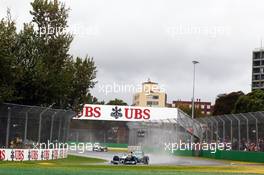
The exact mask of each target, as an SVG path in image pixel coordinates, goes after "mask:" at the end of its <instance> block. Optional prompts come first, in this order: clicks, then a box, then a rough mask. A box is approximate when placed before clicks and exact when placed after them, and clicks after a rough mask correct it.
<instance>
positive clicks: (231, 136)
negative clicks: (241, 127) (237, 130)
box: [224, 115, 233, 144]
mask: <svg viewBox="0 0 264 175" xmlns="http://www.w3.org/2000/svg"><path fill="white" fill-rule="evenodd" d="M224 116H225V117H226V118H227V119H228V120H229V121H230V126H231V127H230V141H231V143H232V144H233V120H232V119H230V118H229V116H227V115H224Z"/></svg>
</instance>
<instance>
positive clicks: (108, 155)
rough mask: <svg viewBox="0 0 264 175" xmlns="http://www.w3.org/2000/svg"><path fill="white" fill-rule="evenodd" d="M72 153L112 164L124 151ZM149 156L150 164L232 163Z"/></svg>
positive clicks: (204, 164) (214, 164)
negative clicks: (115, 157) (113, 159)
mask: <svg viewBox="0 0 264 175" xmlns="http://www.w3.org/2000/svg"><path fill="white" fill-rule="evenodd" d="M70 154H72V155H78V156H85V157H93V158H100V159H105V160H107V161H108V162H107V163H106V164H110V161H111V160H112V158H113V156H114V155H120V154H122V153H117V152H92V151H86V152H84V153H78V152H70ZM146 155H148V156H149V159H150V165H188V166H224V165H230V163H228V162H224V161H218V160H213V159H203V158H196V157H177V156H171V155H165V154H146Z"/></svg>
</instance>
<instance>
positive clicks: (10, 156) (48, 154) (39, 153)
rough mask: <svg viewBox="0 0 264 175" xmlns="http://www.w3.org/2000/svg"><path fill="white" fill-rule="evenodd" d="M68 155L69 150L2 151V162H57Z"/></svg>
mask: <svg viewBox="0 0 264 175" xmlns="http://www.w3.org/2000/svg"><path fill="white" fill-rule="evenodd" d="M67 155H68V150H67V149H0V161H31V160H32V161H33V160H56V159H62V158H67Z"/></svg>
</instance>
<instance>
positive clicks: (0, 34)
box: [0, 10, 20, 102]
mask: <svg viewBox="0 0 264 175" xmlns="http://www.w3.org/2000/svg"><path fill="white" fill-rule="evenodd" d="M16 42H17V33H16V26H15V22H14V21H13V20H12V18H11V14H10V11H9V10H8V11H7V17H6V19H2V20H1V21H0V65H1V68H0V102H3V101H11V100H14V99H15V96H14V93H15V83H16V82H17V81H18V80H19V76H20V74H19V67H18V66H17V65H16V56H15V50H16Z"/></svg>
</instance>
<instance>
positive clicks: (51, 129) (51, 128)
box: [49, 111, 57, 142]
mask: <svg viewBox="0 0 264 175" xmlns="http://www.w3.org/2000/svg"><path fill="white" fill-rule="evenodd" d="M56 114H57V112H56V111H55V113H54V114H53V115H52V116H51V124H50V125H51V126H50V138H49V140H50V142H52V135H53V125H54V117H55V116H56Z"/></svg>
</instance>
